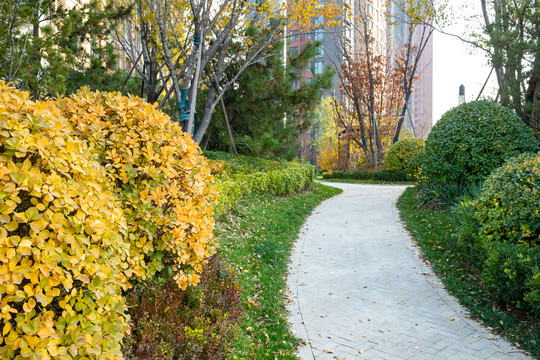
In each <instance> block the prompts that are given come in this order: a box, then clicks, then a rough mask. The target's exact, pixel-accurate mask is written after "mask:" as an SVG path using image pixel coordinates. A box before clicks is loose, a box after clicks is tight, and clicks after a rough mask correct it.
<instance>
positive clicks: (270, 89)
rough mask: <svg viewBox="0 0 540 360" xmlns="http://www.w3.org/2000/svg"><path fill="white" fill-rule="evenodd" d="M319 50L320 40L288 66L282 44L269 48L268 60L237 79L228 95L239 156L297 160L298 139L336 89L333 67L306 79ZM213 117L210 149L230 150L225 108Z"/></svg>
mask: <svg viewBox="0 0 540 360" xmlns="http://www.w3.org/2000/svg"><path fill="white" fill-rule="evenodd" d="M319 48H320V44H319V43H318V42H315V43H311V42H310V43H308V45H307V46H306V47H305V48H304V49H302V50H301V51H300V52H299V53H298V54H297V55H295V56H292V57H291V58H289V60H288V62H287V64H286V66H284V64H283V44H282V43H277V44H274V46H273V47H272V48H271V49H267V50H266V53H265V54H264V59H265V60H264V61H261V62H259V63H257V64H254V65H252V66H250V67H249V68H247V69H246V70H245V71H244V73H243V74H242V76H241V77H240V78H239V79H238V85H239V86H237V87H235V88H233V89H229V90H228V91H227V92H226V93H225V96H224V102H225V106H226V109H227V114H228V119H229V122H230V126H231V129H232V133H233V134H234V142H235V143H236V146H237V149H238V151H239V152H240V153H242V154H248V155H252V156H258V157H264V158H285V159H288V160H291V159H294V158H296V157H297V156H298V154H299V151H300V144H299V143H298V141H297V139H298V137H299V135H300V134H301V133H302V132H303V131H305V130H307V129H308V128H309V127H310V125H311V120H310V116H311V113H312V112H313V111H314V110H315V109H316V106H317V105H318V104H319V102H320V99H321V97H322V95H323V91H324V90H328V89H330V88H331V86H332V77H333V76H334V71H333V70H332V69H331V68H329V67H328V68H326V69H324V71H323V73H322V74H319V75H315V74H314V75H313V79H312V81H311V82H310V83H305V82H304V81H303V80H302V73H303V71H304V70H305V69H306V68H307V66H308V62H309V61H310V60H311V59H312V58H313V57H314V56H315V55H316V54H317V51H318V49H319ZM261 57H263V56H261ZM238 65H241V64H238ZM231 70H234V69H231ZM232 73H234V71H232ZM214 117H215V121H213V122H212V123H211V125H210V127H209V130H208V134H211V135H209V136H211V138H210V142H209V146H208V149H213V150H220V151H228V150H229V148H230V145H231V144H230V140H229V137H228V133H227V131H226V126H225V120H224V118H223V111H222V109H221V108H219V109H217V111H216V114H215V115H214Z"/></svg>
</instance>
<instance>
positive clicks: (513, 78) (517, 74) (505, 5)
mask: <svg viewBox="0 0 540 360" xmlns="http://www.w3.org/2000/svg"><path fill="white" fill-rule="evenodd" d="M480 4H481V7H482V14H483V18H484V23H485V27H484V32H485V35H486V36H487V39H486V45H487V46H488V48H489V51H488V54H489V56H490V60H491V63H492V65H493V67H494V69H495V74H496V76H497V83H498V85H499V97H500V101H501V103H502V104H503V105H506V106H509V107H511V108H512V109H513V110H514V111H515V112H516V113H517V114H518V115H519V116H520V117H521V118H522V119H523V121H524V122H525V123H526V124H527V125H529V126H530V127H532V128H533V129H534V130H535V131H536V132H537V134H540V41H539V39H540V2H539V1H538V0H513V1H507V0H494V1H489V2H488V1H486V0H480ZM539 136H540V135H539Z"/></svg>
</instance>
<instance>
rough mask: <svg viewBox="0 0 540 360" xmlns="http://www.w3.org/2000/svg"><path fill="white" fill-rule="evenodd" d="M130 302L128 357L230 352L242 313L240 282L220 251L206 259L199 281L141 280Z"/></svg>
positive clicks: (205, 355)
mask: <svg viewBox="0 0 540 360" xmlns="http://www.w3.org/2000/svg"><path fill="white" fill-rule="evenodd" d="M127 305H128V308H129V313H130V315H131V322H130V323H131V333H130V334H128V335H126V336H125V337H124V342H123V348H122V351H123V354H124V358H125V359H126V360H140V359H155V360H169V359H179V360H182V359H185V360H187V359H208V360H211V359H216V360H217V359H223V358H227V355H228V354H229V353H230V350H231V346H232V343H233V341H234V339H235V334H236V333H237V332H238V328H237V327H238V321H239V319H240V316H241V314H242V307H241V304H240V290H239V288H238V284H237V283H236V281H235V279H234V277H233V276H232V275H231V274H230V272H229V271H228V270H226V269H225V268H223V266H222V262H221V258H220V257H219V255H214V256H213V257H212V258H210V260H209V262H208V263H207V264H206V265H205V267H204V270H203V272H202V275H201V281H200V283H199V285H198V286H197V287H193V286H190V287H188V288H187V289H186V290H185V291H184V290H181V289H179V288H178V286H177V285H176V284H175V283H174V282H173V281H166V282H164V283H160V282H158V281H152V282H150V283H148V284H140V285H138V286H137V287H135V288H133V289H132V290H130V291H129V293H128V294H127Z"/></svg>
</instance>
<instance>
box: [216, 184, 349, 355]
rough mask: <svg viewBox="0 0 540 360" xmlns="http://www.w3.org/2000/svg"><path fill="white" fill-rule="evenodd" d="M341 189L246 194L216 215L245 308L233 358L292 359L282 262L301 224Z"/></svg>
mask: <svg viewBox="0 0 540 360" xmlns="http://www.w3.org/2000/svg"><path fill="white" fill-rule="evenodd" d="M340 192H341V190H339V189H336V188H331V187H328V186H324V185H321V184H317V183H315V184H313V188H312V191H309V192H305V193H300V194H296V195H293V196H287V197H278V196H272V195H270V194H264V195H251V196H249V197H248V198H246V199H245V200H243V201H242V203H241V204H239V206H238V208H237V210H236V211H235V212H231V213H228V214H225V215H223V216H221V217H220V218H219V219H218V221H217V224H216V229H215V235H216V236H217V238H218V239H219V241H220V244H221V250H220V251H221V255H222V256H223V258H224V259H225V261H226V262H227V263H228V264H229V266H230V267H231V268H232V269H233V270H234V271H235V273H236V275H237V280H238V282H239V283H240V287H241V288H242V289H243V290H242V304H243V306H244V309H245V314H244V317H243V322H242V324H241V326H240V327H241V330H240V333H239V335H238V338H237V340H236V343H235V345H234V348H235V355H234V356H233V359H257V360H259V359H260V360H263V359H276V358H277V359H280V360H285V359H296V356H295V351H296V347H297V345H298V340H297V339H296V338H295V337H294V336H293V335H292V334H291V333H290V330H289V324H288V322H287V311H286V308H285V298H284V291H285V286H286V275H287V264H288V263H289V256H290V253H291V249H292V246H293V244H294V242H295V241H296V239H297V237H298V233H299V231H300V228H301V226H302V225H303V223H304V221H305V219H306V218H307V217H308V216H309V215H310V214H311V213H312V211H313V209H314V208H315V207H316V206H317V205H319V204H320V203H321V202H322V201H323V200H324V199H327V198H329V197H331V196H333V195H336V194H338V193H340Z"/></svg>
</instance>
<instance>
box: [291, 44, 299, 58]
mask: <svg viewBox="0 0 540 360" xmlns="http://www.w3.org/2000/svg"><path fill="white" fill-rule="evenodd" d="M289 51H290V55H291V57H295V56H298V46H293V47H291V49H290V50H289Z"/></svg>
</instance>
